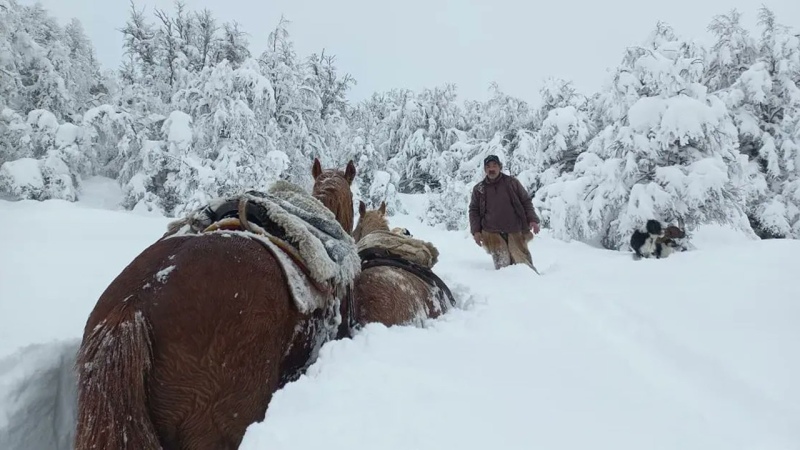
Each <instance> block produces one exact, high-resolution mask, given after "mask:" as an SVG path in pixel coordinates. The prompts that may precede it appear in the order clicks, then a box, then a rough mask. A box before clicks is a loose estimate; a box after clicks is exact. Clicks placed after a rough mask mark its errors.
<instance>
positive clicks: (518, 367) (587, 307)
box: [0, 179, 800, 450]
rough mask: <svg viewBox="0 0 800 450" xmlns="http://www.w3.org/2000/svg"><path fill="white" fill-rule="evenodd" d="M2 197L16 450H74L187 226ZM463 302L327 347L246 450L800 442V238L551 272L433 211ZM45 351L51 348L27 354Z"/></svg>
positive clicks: (583, 258)
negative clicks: (140, 304)
mask: <svg viewBox="0 0 800 450" xmlns="http://www.w3.org/2000/svg"><path fill="white" fill-rule="evenodd" d="M114 190H115V186H114V185H113V184H109V183H107V180H103V179H93V180H90V182H89V189H88V190H87V198H86V199H85V200H82V201H81V202H79V203H77V204H73V203H67V202H63V201H47V202H43V203H38V202H32V201H22V202H9V201H4V200H0V218H2V221H3V223H5V224H6V227H5V230H4V233H2V235H0V448H2V449H7V450H17V449H26V450H27V449H36V450H50V449H67V448H69V432H68V431H69V429H70V427H71V420H72V418H71V415H70V408H71V405H72V403H71V402H72V401H74V379H73V378H72V375H71V372H70V369H71V364H72V361H73V358H74V356H73V355H74V350H75V348H76V347H77V345H78V342H79V339H80V336H81V333H82V329H83V326H84V323H85V320H86V318H87V316H88V314H89V312H90V310H91V309H92V307H93V306H94V304H95V302H96V300H97V298H98V297H99V295H100V293H101V292H102V291H103V290H104V289H105V287H106V286H107V285H108V283H109V282H110V281H111V280H112V279H113V278H114V277H115V276H116V275H117V274H118V273H119V271H120V270H122V268H123V267H124V266H125V265H127V264H128V262H130V260H131V259H132V258H133V257H134V256H135V255H137V254H138V253H139V252H140V251H141V250H142V249H143V248H144V247H146V246H147V245H149V244H150V243H151V242H153V241H154V240H155V239H157V238H158V237H159V236H160V235H161V234H162V233H163V232H164V230H165V225H166V223H167V222H168V220H169V219H166V218H163V217H153V216H144V215H139V214H136V213H132V212H125V211H118V210H112V209H115V207H114V202H115V200H114V199H115V198H117V197H116V195H117V194H118V193H116V192H115V191H114ZM403 200H404V203H405V205H406V207H407V208H408V210H409V211H410V214H409V215H408V216H399V217H395V218H393V220H392V225H393V226H405V227H408V228H409V229H410V230H411V231H412V232H413V233H414V234H415V235H416V236H417V237H420V238H423V239H425V240H429V241H431V242H433V243H434V244H436V245H437V246H438V247H439V249H440V252H441V258H440V262H439V264H438V265H437V266H436V267H435V269H436V271H437V273H438V274H439V275H440V276H441V277H442V278H443V279H444V280H445V281H447V282H448V283H449V284H450V285H451V287H452V288H453V290H454V293H455V294H456V295H457V297H458V298H459V301H460V302H461V306H462V308H460V309H457V310H455V311H453V312H451V313H449V314H447V315H446V316H444V317H442V318H440V319H438V320H435V321H431V322H430V323H429V324H428V325H427V327H426V328H410V327H396V328H390V329H387V328H385V327H383V326H380V325H371V326H369V327H367V328H366V329H365V330H364V331H363V332H362V333H361V334H360V335H358V336H357V337H356V338H355V339H353V340H344V341H338V342H333V343H329V344H326V346H325V347H324V348H323V351H322V352H321V355H320V359H319V361H318V362H317V363H316V364H315V365H313V366H312V367H311V368H310V370H309V372H308V374H307V375H306V376H304V377H302V378H301V379H300V380H298V381H297V382H295V383H292V384H290V385H288V386H287V387H286V388H285V389H283V390H282V391H280V392H278V393H277V394H276V395H275V397H274V398H273V401H272V403H271V405H270V408H269V410H268V413H267V419H266V421H265V422H263V423H260V424H254V425H253V426H251V428H250V429H249V430H248V433H247V435H246V436H245V439H244V442H243V444H242V449H251V450H252V449H270V450H274V449H293V450H302V449H314V450H319V449H320V448H325V449H327V450H332V449H348V450H353V449H360V448H363V449H381V450H389V449H436V450H444V449H459V450H464V449H472V448H475V449H487V448H497V449H531V448H546V449H570V450H572V449H576V450H577V449H600V448H602V449H614V450H624V449H635V450H642V449H648V450H655V449H675V450H689V449H698V450H700V449H702V450H711V449H720V450H722V449H724V450H733V449H743V450H744V449H748V450H785V449H800V381H798V380H800V351H798V344H800V326H798V323H800V282H798V278H797V273H798V271H797V268H798V267H799V266H800V265H798V263H797V255H798V254H800V242H798V241H785V240H782V241H753V240H749V239H747V238H746V237H744V236H741V235H739V234H737V233H735V232H733V231H729V230H726V229H724V228H718V227H706V228H704V229H702V230H700V231H698V232H696V233H695V234H694V236H693V244H694V245H695V246H696V247H697V250H695V251H692V252H688V253H683V254H677V255H674V256H672V257H670V258H669V259H666V260H643V261H633V260H632V259H631V257H630V255H629V254H625V253H619V252H610V251H605V250H600V249H596V248H591V247H589V246H587V245H584V244H581V243H574V242H573V243H565V242H562V241H558V240H555V239H552V238H550V237H549V236H548V233H547V231H545V232H544V233H543V234H541V235H539V236H538V237H537V238H536V239H535V240H534V241H533V242H532V243H531V250H532V253H533V255H534V261H535V263H536V265H537V266H538V268H539V270H540V271H541V272H542V273H543V275H542V276H537V275H536V274H534V273H533V272H532V271H530V270H529V269H527V268H524V267H510V268H507V269H504V270H501V271H495V270H494V269H493V266H492V263H491V259H490V258H489V256H488V255H486V254H485V253H484V252H483V250H481V249H480V248H479V247H477V246H476V245H475V244H474V243H473V242H472V240H471V239H470V238H469V236H468V234H467V233H466V232H448V231H444V230H440V229H433V228H430V227H427V226H425V225H423V224H421V223H420V222H419V221H418V220H417V219H416V218H415V217H416V214H418V211H420V210H421V208H422V207H423V202H424V199H422V198H420V197H408V196H404V197H403ZM31 344H35V345H34V346H33V347H28V348H23V347H24V346H27V345H31Z"/></svg>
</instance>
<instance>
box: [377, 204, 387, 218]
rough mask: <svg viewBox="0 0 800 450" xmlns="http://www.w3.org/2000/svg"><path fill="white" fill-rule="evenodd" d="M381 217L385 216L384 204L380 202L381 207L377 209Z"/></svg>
mask: <svg viewBox="0 0 800 450" xmlns="http://www.w3.org/2000/svg"><path fill="white" fill-rule="evenodd" d="M378 211H380V212H381V215H382V216H385V215H386V202H381V207H380V208H379V209H378Z"/></svg>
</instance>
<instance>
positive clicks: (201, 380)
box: [86, 233, 300, 448]
mask: <svg viewBox="0 0 800 450" xmlns="http://www.w3.org/2000/svg"><path fill="white" fill-rule="evenodd" d="M121 301H124V302H134V303H133V304H134V306H135V308H136V309H137V310H139V311H141V313H142V315H143V316H144V317H145V318H146V320H147V321H148V322H149V327H150V330H151V333H152V346H153V348H152V355H153V356H152V358H153V361H152V369H151V372H150V377H149V380H148V382H147V384H148V391H149V396H148V404H149V409H150V415H151V419H152V421H153V423H154V425H155V428H156V430H157V432H158V435H159V436H160V438H161V440H162V442H163V443H164V445H165V447H166V448H172V447H173V446H174V448H178V445H179V444H178V443H181V444H180V446H181V448H235V447H236V446H238V440H240V439H241V436H243V434H244V431H245V430H246V428H247V426H249V425H250V424H251V423H253V422H256V421H260V420H263V418H264V413H265V410H266V405H267V404H268V402H269V399H270V398H271V393H272V392H273V391H274V390H275V389H277V386H278V385H279V384H280V377H281V370H282V369H283V368H284V367H282V366H283V364H282V363H281V361H282V360H283V357H284V354H285V353H286V351H287V348H288V346H289V342H290V341H291V340H292V337H293V335H294V331H295V325H296V324H297V322H298V320H300V317H299V312H298V311H297V309H296V308H295V307H294V306H293V305H292V298H291V294H290V291H289V289H288V288H287V286H286V279H285V276H284V275H283V272H282V271H281V268H280V266H279V263H278V261H277V259H276V258H275V256H274V255H272V254H271V253H270V252H269V251H267V249H266V248H265V247H263V245H262V244H261V243H259V242H257V241H255V240H253V239H247V238H242V237H238V236H235V235H227V236H226V235H224V234H219V233H211V234H206V235H199V236H186V237H171V238H169V239H163V240H161V241H158V242H156V243H154V244H153V245H151V246H150V247H148V248H147V249H146V250H145V251H144V252H142V253H141V254H140V255H139V256H138V257H137V258H135V259H134V260H133V262H131V264H130V265H129V266H128V267H126V268H125V269H124V270H123V272H122V273H121V274H120V275H119V276H118V277H117V278H116V279H115V280H114V282H113V283H112V284H111V285H110V286H109V287H108V289H107V290H106V292H104V293H103V295H102V296H101V298H100V300H99V301H98V305H97V307H96V309H95V311H93V313H92V315H91V316H90V318H89V322H88V323H87V326H86V333H87V334H88V333H89V332H90V330H92V329H93V328H94V327H95V326H97V324H98V323H100V322H101V321H102V320H103V317H104V314H107V313H108V311H110V310H111V309H112V308H113V306H114V305H115V304H117V303H118V302H121ZM187 444H188V445H187Z"/></svg>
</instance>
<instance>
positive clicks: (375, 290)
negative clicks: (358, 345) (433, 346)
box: [353, 266, 444, 326]
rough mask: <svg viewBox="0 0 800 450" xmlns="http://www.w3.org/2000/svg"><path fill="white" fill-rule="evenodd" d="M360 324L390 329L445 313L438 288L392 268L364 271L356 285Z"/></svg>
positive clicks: (378, 267)
mask: <svg viewBox="0 0 800 450" xmlns="http://www.w3.org/2000/svg"><path fill="white" fill-rule="evenodd" d="M353 294H354V297H355V299H356V309H357V311H358V312H357V317H358V321H359V323H360V324H362V325H365V324H367V323H370V322H379V323H382V324H384V325H386V326H392V325H408V324H414V323H419V322H421V321H423V320H424V319H426V318H436V317H438V316H440V315H441V314H442V313H444V306H443V305H442V304H441V302H440V301H439V300H438V299H437V297H436V295H435V293H434V288H433V287H432V286H431V285H429V284H428V283H426V282H425V281H423V280H422V279H421V278H419V277H418V276H416V275H414V274H413V273H411V272H408V271H406V270H404V269H401V268H398V267H392V266H376V267H370V268H366V269H364V270H363V271H362V272H361V274H359V275H358V277H357V278H356V282H355V286H354V292H353Z"/></svg>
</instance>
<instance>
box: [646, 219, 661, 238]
mask: <svg viewBox="0 0 800 450" xmlns="http://www.w3.org/2000/svg"><path fill="white" fill-rule="evenodd" d="M645 229H647V233H648V234H655V235H658V236H660V235H661V233H662V232H663V230H662V228H661V222H659V221H657V220H655V219H650V220H648V221H647V224H646V225H645Z"/></svg>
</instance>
